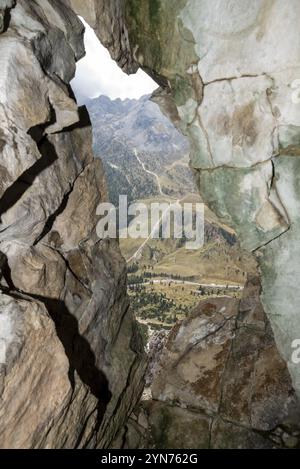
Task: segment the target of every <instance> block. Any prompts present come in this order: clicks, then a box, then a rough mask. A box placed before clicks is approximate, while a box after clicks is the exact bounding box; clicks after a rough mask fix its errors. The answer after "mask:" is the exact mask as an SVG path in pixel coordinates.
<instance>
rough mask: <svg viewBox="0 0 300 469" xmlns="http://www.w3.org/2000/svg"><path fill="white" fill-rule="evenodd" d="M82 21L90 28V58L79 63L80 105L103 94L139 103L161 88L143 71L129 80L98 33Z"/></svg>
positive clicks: (86, 40) (76, 87)
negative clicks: (100, 39) (101, 41)
mask: <svg viewBox="0 0 300 469" xmlns="http://www.w3.org/2000/svg"><path fill="white" fill-rule="evenodd" d="M80 19H81V21H82V22H83V23H84V26H85V28H86V30H85V35H84V43H85V49H86V56H85V57H84V58H83V59H81V60H80V61H79V62H78V63H77V67H76V75H75V78H74V79H73V80H72V82H71V86H72V88H73V91H74V93H75V95H76V98H77V101H78V104H79V105H81V104H84V103H85V102H86V101H87V100H88V99H89V98H96V97H98V96H100V95H101V94H104V95H106V96H108V97H109V98H111V99H116V98H121V99H126V98H131V99H138V98H140V97H141V96H143V95H145V94H151V93H152V92H153V91H154V90H155V89H156V88H157V87H158V85H157V84H156V83H155V82H154V81H153V80H152V78H150V77H149V75H147V74H146V73H145V72H143V71H142V70H138V72H137V73H136V74H135V75H129V76H128V75H127V74H126V73H124V72H123V71H122V70H121V69H120V68H119V67H118V65H117V64H116V62H114V61H113V60H112V59H111V57H110V55H109V52H108V50H107V49H106V48H105V47H104V46H102V44H101V43H100V41H99V39H98V38H97V36H96V34H95V33H94V30H93V29H92V28H91V27H90V26H89V25H88V24H87V23H86V22H85V21H84V20H83V19H82V18H80Z"/></svg>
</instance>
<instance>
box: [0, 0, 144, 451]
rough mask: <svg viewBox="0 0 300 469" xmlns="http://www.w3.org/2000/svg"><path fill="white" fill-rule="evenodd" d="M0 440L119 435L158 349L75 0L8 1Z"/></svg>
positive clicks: (62, 444) (103, 443)
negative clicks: (79, 68)
mask: <svg viewBox="0 0 300 469" xmlns="http://www.w3.org/2000/svg"><path fill="white" fill-rule="evenodd" d="M0 30H1V32H2V34H1V36H0V51H1V54H0V56H1V58H0V62H1V63H0V103H1V105H0V119H1V135H0V144H1V156H0V158H1V162H0V176H1V177H0V196H1V199H0V214H1V225H0V250H1V256H0V259H1V263H0V266H1V294H0V376H1V379H0V394H1V399H0V447H1V448H77V447H79V448H80V447H107V446H108V445H109V444H110V442H111V441H112V439H113V438H114V436H115V434H116V432H117V431H118V429H119V428H120V427H121V426H122V425H123V423H124V420H125V419H126V417H127V415H128V414H129V413H130V412H131V409H132V407H133V406H134V404H135V403H136V401H137V400H138V398H139V396H140V394H141V392H142V389H143V374H144V358H143V351H142V350H143V348H142V345H141V342H140V338H139V334H138V332H137V330H136V325H135V322H134V319H133V317H132V314H131V311H130V308H129V303H128V298H127V296H126V267H125V263H124V260H123V259H122V257H121V254H120V251H119V247H118V245H117V243H116V242H115V241H113V240H111V241H108V240H105V241H104V240H100V239H98V238H97V236H96V233H95V226H96V224H97V221H98V219H97V217H96V207H97V205H98V204H99V203H100V202H101V201H105V200H107V194H106V186H105V180H104V175H103V169H102V165H101V162H100V160H94V158H93V154H92V146H91V145H92V135H91V125H90V121H89V118H88V115H87V112H86V111H85V109H79V110H78V108H77V104H76V102H75V101H74V99H73V96H72V93H71V91H70V88H69V86H68V84H69V81H70V80H71V79H72V78H73V76H74V73H75V63H76V60H78V59H79V58H81V57H82V55H83V54H84V47H83V25H82V23H81V22H80V21H79V19H78V18H77V16H76V15H75V13H74V12H73V11H72V9H71V8H70V6H69V2H68V1H57V0H37V1H35V2H28V1H25V0H18V1H17V2H15V1H11V2H10V1H4V2H3V1H2V2H0Z"/></svg>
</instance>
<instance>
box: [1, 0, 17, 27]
mask: <svg viewBox="0 0 300 469" xmlns="http://www.w3.org/2000/svg"><path fill="white" fill-rule="evenodd" d="M15 6H16V0H13V2H12V5H11V6H10V7H6V8H5V9H4V12H3V24H2V30H1V33H5V32H6V31H7V30H8V27H9V24H10V20H11V13H10V10H11V8H14V7H15Z"/></svg>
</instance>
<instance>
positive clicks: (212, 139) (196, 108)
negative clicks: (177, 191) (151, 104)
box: [72, 0, 300, 394]
mask: <svg viewBox="0 0 300 469" xmlns="http://www.w3.org/2000/svg"><path fill="white" fill-rule="evenodd" d="M72 3H74V4H78V3H79V2H78V1H76V0H74V1H73V2H72ZM92 3H93V4H94V5H95V11H98V16H97V14H96V15H95V18H96V20H95V24H96V29H97V31H98V34H99V37H100V38H101V39H102V41H104V43H105V44H106V46H107V47H108V48H109V49H110V51H111V54H112V56H113V58H114V59H116V60H117V61H118V63H119V65H120V66H122V67H123V68H124V70H125V71H127V72H131V71H132V70H134V69H135V64H139V65H140V66H141V67H142V68H143V69H144V70H145V71H147V72H148V73H150V74H151V75H152V76H153V77H154V78H155V79H156V80H157V82H158V83H159V84H160V85H161V88H160V90H159V91H158V92H157V93H155V96H154V99H155V100H156V102H158V103H159V104H160V105H161V108H162V109H163V110H164V112H165V113H166V114H167V115H169V116H170V118H171V119H172V120H173V122H174V123H175V124H176V125H177V126H178V127H179V128H180V129H181V130H182V132H183V133H184V134H186V135H187V136H188V137H189V140H190V143H191V148H192V151H191V165H192V167H193V168H194V169H195V177H196V179H197V182H198V186H199V190H200V193H201V195H202V197H203V200H204V201H205V202H206V203H207V204H208V205H209V206H210V208H211V209H212V210H213V211H214V212H215V213H216V214H217V215H218V216H219V217H220V218H221V219H222V220H223V221H224V222H225V223H227V224H229V225H230V226H232V227H233V228H234V229H235V230H236V232H237V234H238V236H239V240H240V242H241V245H242V247H244V248H247V249H248V250H250V251H254V252H256V254H257V257H258V261H259V264H260V269H261V279H262V286H263V290H262V301H263V304H264V308H265V310H266V313H267V315H268V317H269V320H270V321H271V324H272V328H273V330H274V334H275V339H276V342H277V345H278V347H279V350H280V353H281V355H282V356H283V358H284V360H285V361H286V362H287V364H288V367H289V370H290V373H291V376H292V379H293V383H294V386H295V388H296V389H297V392H298V393H299V394H300V368H299V366H298V365H297V364H295V363H293V362H292V360H291V356H292V352H293V349H292V344H293V342H294V341H295V340H299V339H300V320H299V303H300V296H299V295H300V293H299V289H298V288H297V283H298V281H299V278H300V272H299V265H300V262H299V261H300V247H299V246H300V245H299V237H300V232H299V230H300V226H299V200H300V193H299V170H298V166H299V154H300V153H299V142H300V140H299V135H300V132H299V128H300V127H299V126H300V104H299V96H298V89H299V77H300V63H299V60H300V41H299V33H298V23H297V18H298V17H299V13H300V4H299V2H298V1H297V0H290V1H289V2H286V1H284V0H254V1H251V2H248V1H247V0H216V1H214V2H211V1H210V0H178V1H176V2H174V1H172V0H153V1H152V0H151V1H149V0H126V1H125V0H124V1H122V0H117V1H115V2H110V1H106V0H102V1H100V2H92ZM81 7H82V8H81V14H83V15H85V8H84V7H83V5H82V3H81ZM116 11H117V12H118V14H117V15H115V12H116ZM100 12H104V13H103V16H101V15H100ZM107 15H110V18H109V20H108V18H107ZM86 18H87V19H88V17H87V16H86ZM134 63H135V64H134Z"/></svg>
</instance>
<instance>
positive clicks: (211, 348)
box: [143, 277, 300, 448]
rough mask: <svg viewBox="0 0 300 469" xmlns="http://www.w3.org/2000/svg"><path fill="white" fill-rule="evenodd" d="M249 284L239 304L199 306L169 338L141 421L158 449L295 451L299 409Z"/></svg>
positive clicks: (253, 281) (255, 283)
mask: <svg viewBox="0 0 300 469" xmlns="http://www.w3.org/2000/svg"><path fill="white" fill-rule="evenodd" d="M259 293H260V282H259V279H258V278H256V277H252V278H250V279H249V281H248V283H247V285H246V288H245V291H244V295H243V299H242V300H241V301H239V300H237V299H233V298H216V299H212V300H207V301H203V302H201V303H200V304H199V306H198V308H197V309H196V310H195V311H194V312H193V314H192V315H191V317H190V318H188V319H187V320H185V321H183V322H182V323H178V325H177V326H175V328H174V329H173V330H172V332H171V334H170V336H169V338H168V340H167V342H166V345H165V348H164V351H163V353H162V355H161V359H160V370H159V372H158V373H157V374H156V376H155V378H154V382H153V384H152V396H153V399H154V400H153V401H148V402H147V401H146V402H144V403H143V407H144V408H145V409H146V411H147V413H148V419H149V426H150V427H151V432H152V438H153V443H154V445H155V447H158V448H177V447H180V448H208V447H211V448H276V447H298V446H299V444H300V427H299V418H300V404H299V401H298V398H297V396H296V394H295V391H294V389H293V386H292V382H291V378H290V375H289V372H288V369H287V366H286V364H285V362H284V361H283V359H282V358H281V357H280V355H279V353H278V351H277V347H276V344H275V341H274V336H273V333H272V330H271V327H270V323H269V320H268V319H267V316H266V315H265V313H264V310H263V308H262V305H261V303H260V301H259Z"/></svg>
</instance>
